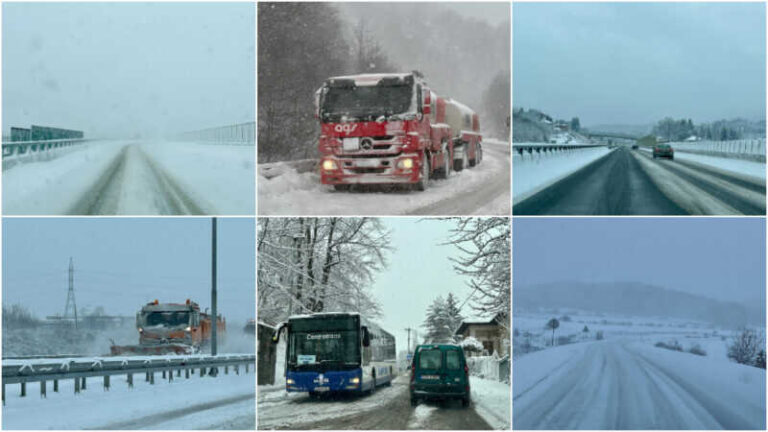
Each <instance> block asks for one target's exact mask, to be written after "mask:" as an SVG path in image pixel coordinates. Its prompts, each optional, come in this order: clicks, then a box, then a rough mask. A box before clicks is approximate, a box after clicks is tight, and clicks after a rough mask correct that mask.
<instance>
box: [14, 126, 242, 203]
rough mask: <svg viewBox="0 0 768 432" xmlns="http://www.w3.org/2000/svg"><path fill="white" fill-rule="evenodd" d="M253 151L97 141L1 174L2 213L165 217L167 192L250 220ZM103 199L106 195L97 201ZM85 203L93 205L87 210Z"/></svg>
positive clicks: (240, 147) (158, 143) (176, 144)
mask: <svg viewBox="0 0 768 432" xmlns="http://www.w3.org/2000/svg"><path fill="white" fill-rule="evenodd" d="M254 161H255V152H254V150H253V147H251V146H227V145H211V144H196V143H176V142H173V143H171V142H157V141H153V142H144V141H94V142H89V143H87V144H84V145H81V146H77V147H75V148H72V150H71V151H68V152H65V153H62V154H61V155H60V156H59V157H56V158H54V159H50V160H38V161H32V162H27V163H21V164H18V165H15V166H13V167H11V168H8V169H6V170H4V171H3V210H4V212H5V214H31V215H37V214H39V215H46V214H47V215H65V214H71V213H80V214H82V212H83V209H84V208H90V207H97V204H98V207H102V208H107V209H109V210H107V211H108V212H109V213H110V214H163V213H168V212H171V213H172V212H173V210H170V211H169V209H168V208H167V203H166V201H167V200H168V197H166V196H164V195H166V194H168V191H167V189H169V188H171V189H173V190H174V195H178V196H179V197H177V198H176V199H179V200H182V201H185V202H187V203H188V204H189V207H190V208H194V209H199V211H200V212H203V213H206V214H233V215H235V214H252V213H253V211H254V208H255V203H254V188H255V185H254V166H255V165H254ZM100 194H103V195H105V196H96V195H100ZM85 203H88V204H85Z"/></svg>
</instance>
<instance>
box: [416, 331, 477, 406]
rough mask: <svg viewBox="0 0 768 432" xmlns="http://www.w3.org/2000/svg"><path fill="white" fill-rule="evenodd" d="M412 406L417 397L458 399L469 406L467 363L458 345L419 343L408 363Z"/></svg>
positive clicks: (417, 399) (417, 400) (417, 402)
mask: <svg viewBox="0 0 768 432" xmlns="http://www.w3.org/2000/svg"><path fill="white" fill-rule="evenodd" d="M410 394H411V405H412V406H416V405H418V404H419V400H420V399H461V403H462V405H463V406H465V407H467V406H469V402H470V391H469V366H468V365H467V359H466V357H464V350H463V349H462V348H461V347H460V346H458V345H452V344H429V345H419V346H418V347H416V352H415V353H414V356H413V363H412V366H411V384H410Z"/></svg>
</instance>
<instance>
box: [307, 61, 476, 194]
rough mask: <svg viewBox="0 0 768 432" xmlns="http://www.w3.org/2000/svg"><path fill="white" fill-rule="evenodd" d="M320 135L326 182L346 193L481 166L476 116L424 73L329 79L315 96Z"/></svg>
mask: <svg viewBox="0 0 768 432" xmlns="http://www.w3.org/2000/svg"><path fill="white" fill-rule="evenodd" d="M316 110H317V112H316V114H317V117H318V119H319V120H320V125H321V132H320V138H319V140H318V148H319V150H320V153H321V154H322V159H321V161H320V178H321V181H322V183H323V184H329V185H333V186H334V187H335V188H336V189H337V190H346V189H348V188H349V186H350V185H355V184H410V185H412V186H413V187H414V188H415V189H417V190H421V191H423V190H425V189H427V187H428V186H429V182H430V180H431V179H433V178H440V179H446V178H448V177H449V176H450V175H451V173H452V171H454V170H456V171H461V170H463V169H464V168H465V167H472V166H475V165H476V164H477V163H479V162H480V161H481V160H482V136H481V135H480V121H479V118H478V116H477V114H476V113H475V112H474V111H472V110H471V109H470V108H469V107H467V106H465V105H463V104H461V103H459V102H457V101H454V100H452V99H449V98H444V97H441V96H438V95H436V94H435V93H434V92H433V91H432V90H430V89H429V87H428V86H427V83H426V82H425V81H424V78H423V76H422V75H421V74H420V73H418V72H412V73H392V74H364V75H353V76H340V77H334V78H329V79H328V80H326V82H325V83H324V84H323V86H322V87H321V88H320V89H319V90H318V91H317V94H316Z"/></svg>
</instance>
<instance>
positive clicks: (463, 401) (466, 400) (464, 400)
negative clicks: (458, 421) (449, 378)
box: [461, 396, 469, 408]
mask: <svg viewBox="0 0 768 432" xmlns="http://www.w3.org/2000/svg"><path fill="white" fill-rule="evenodd" d="M461 406H463V407H464V408H466V407H468V406H469V396H467V397H464V398H461Z"/></svg>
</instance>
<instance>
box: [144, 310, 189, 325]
mask: <svg viewBox="0 0 768 432" xmlns="http://www.w3.org/2000/svg"><path fill="white" fill-rule="evenodd" d="M144 322H145V323H146V325H147V326H148V327H150V326H163V327H177V326H187V325H189V312H185V311H174V312H170V311H169V312H150V313H148V314H147V315H146V317H145V318H144Z"/></svg>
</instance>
